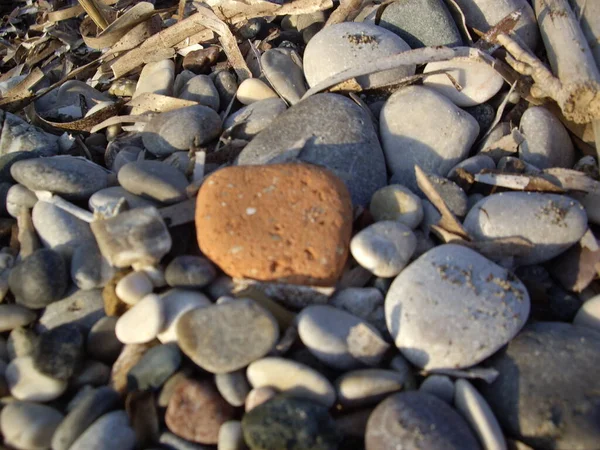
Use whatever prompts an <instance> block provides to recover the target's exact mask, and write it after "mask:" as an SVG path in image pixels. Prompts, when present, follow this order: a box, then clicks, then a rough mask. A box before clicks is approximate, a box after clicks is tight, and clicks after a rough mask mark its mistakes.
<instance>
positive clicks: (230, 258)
mask: <svg viewBox="0 0 600 450" xmlns="http://www.w3.org/2000/svg"><path fill="white" fill-rule="evenodd" d="M303 103H304V102H303ZM253 142H255V140H254V141H253ZM246 148H247V147H246ZM284 205H285V206H284ZM289 205H294V207H293V208H292V207H290V206H289ZM351 217H352V205H351V202H350V197H349V195H348V191H347V190H346V188H345V186H344V184H343V183H342V182H341V181H340V180H339V179H338V178H336V177H335V176H334V175H333V174H332V173H331V172H329V171H328V170H325V169H323V168H320V167H317V166H314V165H308V164H276V165H270V166H242V167H235V166H234V167H227V168H225V169H221V170H219V171H217V172H215V173H213V174H211V176H209V177H208V178H207V180H206V181H205V182H204V183H203V185H202V187H201V189H200V192H199V194H198V199H197V206H196V228H197V234H198V242H199V244H200V249H201V250H202V253H204V254H205V255H206V256H207V257H208V258H210V259H211V260H212V261H213V262H214V263H215V264H217V265H218V266H219V267H220V268H221V269H222V270H223V271H224V272H225V273H226V274H228V275H230V276H232V277H239V278H252V279H257V280H265V281H280V282H286V283H293V284H307V285H320V286H330V285H332V284H334V283H335V282H336V280H337V279H338V277H339V276H340V274H341V271H342V269H343V266H344V263H345V262H346V258H347V254H348V251H347V248H348V242H349V239H350V233H351V222H352V219H351ZM223 230H226V231H227V232H226V233H224V232H223ZM315 261H316V262H318V263H317V264H315Z"/></svg>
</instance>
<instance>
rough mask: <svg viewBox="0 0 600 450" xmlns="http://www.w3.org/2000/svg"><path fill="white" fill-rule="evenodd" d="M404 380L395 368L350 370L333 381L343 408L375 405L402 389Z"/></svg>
mask: <svg viewBox="0 0 600 450" xmlns="http://www.w3.org/2000/svg"><path fill="white" fill-rule="evenodd" d="M404 381H405V380H404V376H403V375H402V374H401V373H400V372H397V371H395V370H384V369H360V370H351V371H349V372H346V373H344V374H343V375H342V376H340V377H339V378H338V379H337V380H336V381H335V388H336V391H337V399H338V402H339V403H340V404H341V405H342V406H343V407H345V408H352V407H359V406H368V405H375V404H377V403H379V402H380V401H381V400H383V399H384V398H385V397H387V396H388V395H390V394H391V393H393V392H397V391H399V390H401V389H403V388H404Z"/></svg>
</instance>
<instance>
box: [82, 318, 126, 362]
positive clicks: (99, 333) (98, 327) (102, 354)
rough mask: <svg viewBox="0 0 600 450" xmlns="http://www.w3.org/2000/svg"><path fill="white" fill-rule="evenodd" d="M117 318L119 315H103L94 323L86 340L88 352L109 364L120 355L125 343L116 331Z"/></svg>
mask: <svg viewBox="0 0 600 450" xmlns="http://www.w3.org/2000/svg"><path fill="white" fill-rule="evenodd" d="M117 320H118V317H103V318H102V319H100V320H99V321H98V322H96V323H95V324H94V326H93V327H92V329H91V330H90V332H89V333H88V335H87V342H86V352H87V354H88V355H89V356H90V357H92V358H94V359H98V360H100V361H103V362H105V363H108V364H112V363H113V362H115V360H116V359H117V358H118V357H119V354H120V353H121V349H122V348H123V343H122V342H121V341H119V340H118V339H117V335H116V333H115V327H116V325H117Z"/></svg>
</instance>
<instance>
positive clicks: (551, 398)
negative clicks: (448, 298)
mask: <svg viewBox="0 0 600 450" xmlns="http://www.w3.org/2000/svg"><path fill="white" fill-rule="evenodd" d="M598 348H600V333H598V332H597V331H595V330H591V329H588V328H584V327H576V326H573V325H570V324H566V323H560V322H539V323H534V324H531V325H528V326H527V327H525V328H524V329H523V331H522V332H521V333H520V334H519V335H518V336H517V337H516V338H515V339H514V340H512V341H511V342H510V343H509V344H508V348H507V350H506V352H502V353H499V354H498V355H495V356H494V357H492V358H490V360H489V364H487V365H488V366H489V367H491V368H493V369H495V370H497V371H498V372H499V376H498V378H496V380H495V381H494V382H493V383H491V384H486V383H482V384H481V385H480V391H481V393H482V395H483V397H484V398H485V399H486V400H487V402H488V403H489V405H490V406H491V408H492V411H493V412H494V413H495V415H496V417H497V418H498V421H499V422H500V424H501V425H502V428H503V430H504V431H505V433H506V434H507V435H509V436H512V437H514V438H516V439H518V440H520V441H522V442H524V443H525V444H527V445H530V446H532V447H534V448H552V449H556V450H570V449H575V448H579V449H588V448H590V449H591V448H595V447H597V445H598V442H600V424H599V422H598V417H599V416H600V403H598V401H597V397H596V396H594V395H590V393H591V392H597V391H598V389H599V384H600V378H598V376H597V373H598V366H599V364H600V353H599V352H598Z"/></svg>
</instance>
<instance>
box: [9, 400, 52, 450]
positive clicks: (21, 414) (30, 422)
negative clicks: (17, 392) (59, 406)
mask: <svg viewBox="0 0 600 450" xmlns="http://www.w3.org/2000/svg"><path fill="white" fill-rule="evenodd" d="M62 420H63V416H62V414H61V413H60V412H58V411H57V410H56V409H54V408H51V407H49V406H46V405H39V404H37V403H31V402H18V401H17V402H13V403H9V404H8V405H6V406H5V407H4V408H3V409H2V413H1V414H0V430H2V435H3V436H4V443H5V444H7V445H10V446H11V447H14V448H17V449H24V450H45V449H47V448H48V442H49V441H50V439H51V438H52V434H53V433H54V430H56V427H58V425H59V424H60V422H61V421H62Z"/></svg>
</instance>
